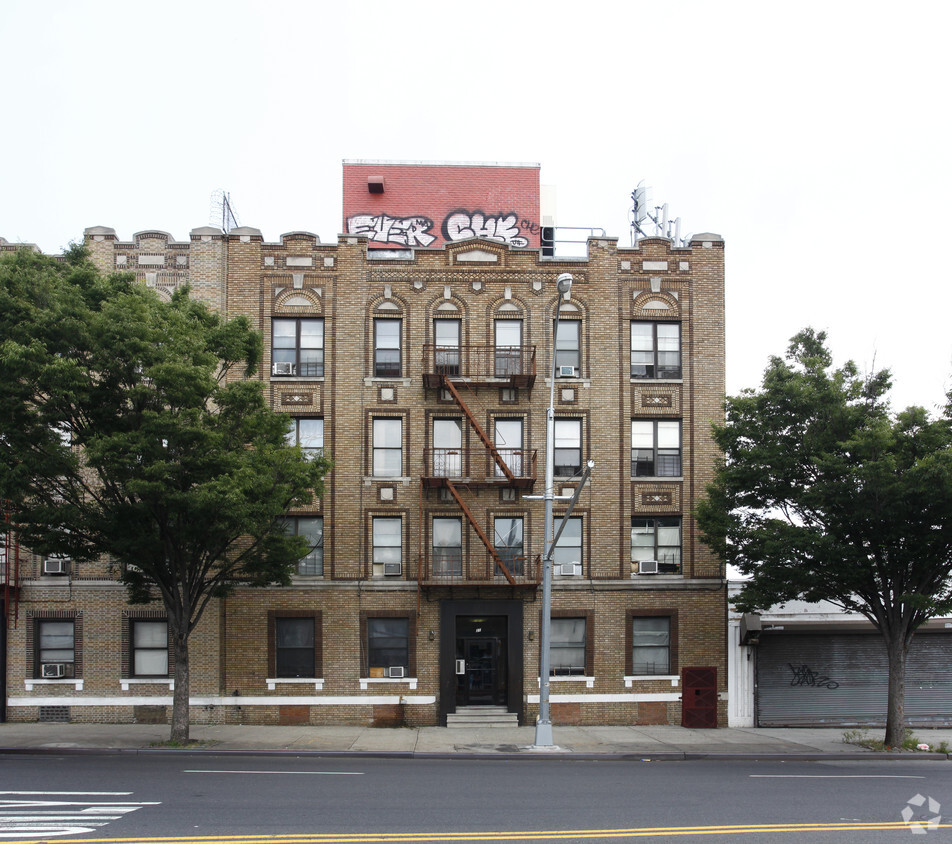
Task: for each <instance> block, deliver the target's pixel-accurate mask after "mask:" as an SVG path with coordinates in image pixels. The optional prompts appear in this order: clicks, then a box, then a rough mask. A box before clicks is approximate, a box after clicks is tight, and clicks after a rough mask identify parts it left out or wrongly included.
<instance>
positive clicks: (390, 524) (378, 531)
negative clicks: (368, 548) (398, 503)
mask: <svg viewBox="0 0 952 844" xmlns="http://www.w3.org/2000/svg"><path fill="white" fill-rule="evenodd" d="M371 532H372V546H373V552H372V553H373V561H372V565H373V573H374V576H375V577H380V576H384V575H388V574H391V575H396V574H402V573H403V519H402V518H401V517H400V516H375V517H374V518H373V523H372V525H371Z"/></svg>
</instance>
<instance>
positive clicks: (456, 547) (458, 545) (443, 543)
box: [433, 516, 463, 577]
mask: <svg viewBox="0 0 952 844" xmlns="http://www.w3.org/2000/svg"><path fill="white" fill-rule="evenodd" d="M433 573H434V574H435V575H440V576H443V577H447V576H449V577H462V575H463V521H462V519H459V518H455V517H451V518H447V517H440V516H438V517H434V519H433Z"/></svg>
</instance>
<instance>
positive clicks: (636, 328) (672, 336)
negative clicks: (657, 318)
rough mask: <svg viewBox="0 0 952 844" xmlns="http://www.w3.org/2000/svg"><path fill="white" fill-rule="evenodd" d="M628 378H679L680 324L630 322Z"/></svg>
mask: <svg viewBox="0 0 952 844" xmlns="http://www.w3.org/2000/svg"><path fill="white" fill-rule="evenodd" d="M631 377H632V378H680V377H681V325H680V324H679V323H677V322H632V323H631Z"/></svg>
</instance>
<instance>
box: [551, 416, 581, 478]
mask: <svg viewBox="0 0 952 844" xmlns="http://www.w3.org/2000/svg"><path fill="white" fill-rule="evenodd" d="M553 434H554V440H555V442H554V446H555V450H554V462H553V473H554V474H555V475H559V476H561V477H571V476H572V475H577V474H578V473H579V472H581V471H582V420H581V419H556V420H555V423H554V427H553Z"/></svg>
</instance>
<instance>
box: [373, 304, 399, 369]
mask: <svg viewBox="0 0 952 844" xmlns="http://www.w3.org/2000/svg"><path fill="white" fill-rule="evenodd" d="M402 324H403V321H402V320H400V319H393V318H388V319H375V320H374V376H375V377H377V378H399V377H400V375H401V373H402V371H403V365H402V357H401V354H400V334H401V327H402Z"/></svg>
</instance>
